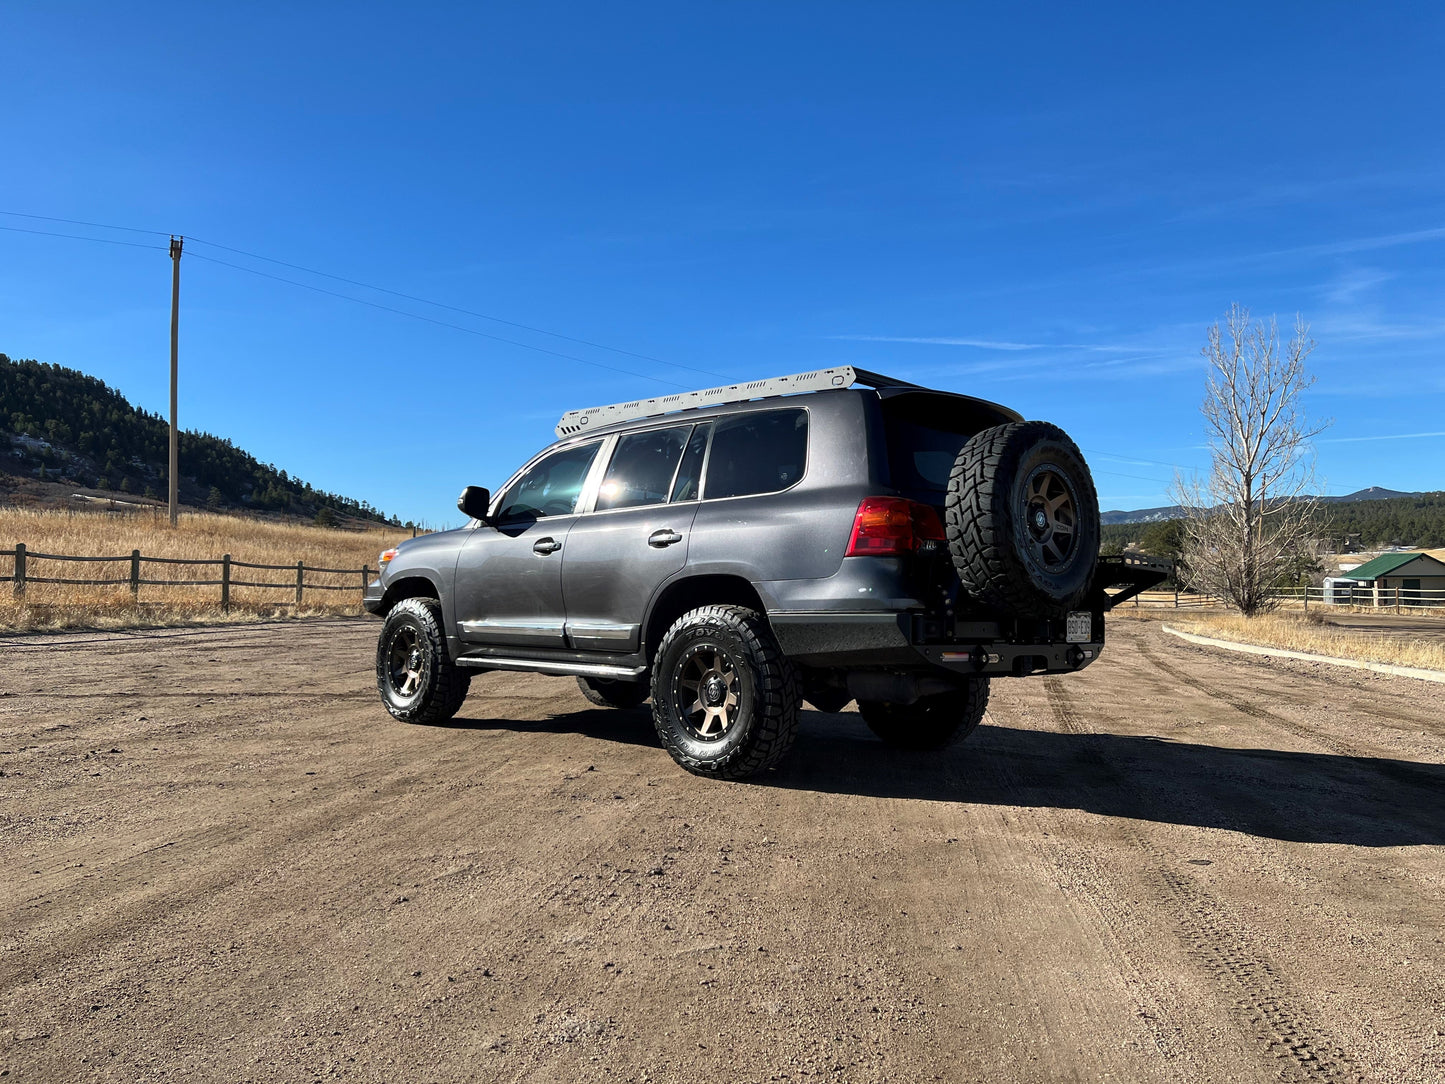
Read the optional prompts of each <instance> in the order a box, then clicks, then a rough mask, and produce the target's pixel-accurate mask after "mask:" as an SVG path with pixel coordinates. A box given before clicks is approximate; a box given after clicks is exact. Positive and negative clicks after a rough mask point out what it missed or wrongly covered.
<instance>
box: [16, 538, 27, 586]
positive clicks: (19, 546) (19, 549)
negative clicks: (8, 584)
mask: <svg viewBox="0 0 1445 1084" xmlns="http://www.w3.org/2000/svg"><path fill="white" fill-rule="evenodd" d="M23 594H25V543H24V542H17V543H15V597H16V598H19V597H20V596H21V595H23Z"/></svg>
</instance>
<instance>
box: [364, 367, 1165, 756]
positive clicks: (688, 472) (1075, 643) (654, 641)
mask: <svg viewBox="0 0 1445 1084" xmlns="http://www.w3.org/2000/svg"><path fill="white" fill-rule="evenodd" d="M862 385H868V386H867V387H864V386H862ZM557 432H558V435H559V436H560V437H561V439H560V440H558V441H557V442H556V443H554V444H552V445H551V446H550V447H548V448H546V449H544V450H543V451H541V452H540V453H538V454H537V455H536V456H535V457H534V458H533V459H532V460H531V461H530V462H528V463H527V464H526V465H525V466H523V467H522V469H521V470H519V471H518V472H517V473H516V474H515V475H513V476H512V478H510V479H509V480H508V481H507V483H506V484H505V485H503V486H502V488H501V490H500V492H499V495H497V496H495V497H493V496H491V495H490V494H489V493H488V491H487V490H485V489H482V488H479V487H475V486H469V487H468V488H467V489H466V490H465V491H464V492H463V493H462V496H461V498H460V499H459V500H458V502H457V503H458V506H459V507H460V508H461V510H462V511H463V512H465V513H466V514H467V515H468V516H469V517H470V522H469V523H468V524H467V525H466V526H465V527H463V528H460V529H458V530H452V531H444V532H441V533H437V534H429V535H423V536H421V537H418V538H414V539H411V540H409V541H406V542H404V543H402V544H401V545H399V546H397V547H396V548H395V549H394V550H388V551H386V552H385V553H383V554H382V555H381V569H382V570H381V575H380V577H379V578H378V579H377V580H376V581H375V582H374V583H372V584H371V585H370V587H369V589H368V591H367V593H366V598H365V604H366V608H367V609H368V610H369V611H370V612H371V613H373V614H377V615H378V616H381V617H383V618H384V621H385V623H384V624H383V626H382V630H381V636H380V640H379V642H378V646H377V655H376V675H377V686H378V688H379V690H380V692H381V698H382V702H383V704H385V706H386V709H387V710H388V711H389V712H390V713H391V714H392V715H393V716H395V717H396V718H398V719H402V720H406V721H410V722H418V723H436V722H441V721H443V720H446V719H448V718H450V717H451V716H452V715H454V714H455V713H456V712H457V710H458V709H459V708H460V707H461V704H462V701H463V698H464V697H465V696H466V694H467V687H468V684H469V682H470V679H471V675H472V674H473V673H476V672H477V671H483V670H523V671H532V672H536V673H543V674H563V675H571V676H575V677H576V678H577V682H578V684H579V686H580V687H581V690H582V692H583V694H584V695H585V696H586V697H587V699H588V700H590V701H591V702H592V703H594V704H597V705H599V706H608V707H615V708H636V707H638V706H640V705H641V704H642V703H643V702H644V701H646V700H648V699H649V698H650V699H651V701H652V717H653V721H654V723H655V725H656V727H657V733H658V736H659V738H660V739H661V741H662V744H663V745H664V746H665V747H666V748H667V750H668V752H669V753H671V754H672V756H673V758H674V759H675V760H676V761H677V762H678V763H679V764H680V765H682V766H683V767H684V768H686V769H687V770H688V771H691V772H695V773H697V774H699V775H709V776H716V777H720V778H726V779H737V778H742V777H744V776H747V775H750V774H752V773H754V772H757V771H760V770H762V769H765V768H769V767H772V766H773V765H775V764H777V763H778V761H779V760H780V759H781V758H782V756H783V755H784V754H785V753H786V752H787V750H788V748H789V747H790V746H791V745H792V743H793V738H794V735H795V733H796V730H797V726H798V716H799V712H800V710H801V704H802V701H804V700H807V701H808V702H809V703H811V704H812V705H814V706H815V707H816V708H818V709H819V710H821V711H825V712H836V711H839V710H841V709H842V708H843V707H844V706H845V705H846V704H847V703H848V702H849V701H851V700H856V701H857V702H858V708H859V711H860V713H861V714H862V716H863V719H864V721H865V722H866V723H867V724H868V726H869V727H870V728H871V729H872V730H873V732H874V733H875V734H877V735H878V737H880V738H881V739H883V740H884V741H886V742H889V743H891V744H894V745H898V746H902V747H905V748H910V749H937V748H940V747H942V746H944V745H946V744H948V743H949V742H951V741H954V740H957V739H959V738H962V737H964V736H966V735H967V734H969V733H970V732H971V731H972V730H974V728H976V727H977V726H978V724H979V722H980V720H981V719H982V718H983V714H984V709H985V707H986V706H987V703H988V688H989V680H990V678H992V677H1003V676H1012V677H1023V676H1028V675H1033V674H1049V673H1069V672H1072V671H1075V670H1079V669H1082V668H1083V667H1085V666H1087V665H1089V664H1090V663H1091V662H1093V661H1094V660H1095V659H1096V658H1098V656H1099V652H1100V651H1101V650H1102V648H1103V646H1104V611H1105V610H1107V609H1108V608H1109V607H1110V606H1111V605H1115V604H1117V603H1118V602H1119V601H1121V600H1122V599H1124V598H1127V597H1131V596H1132V595H1133V594H1134V593H1136V592H1137V591H1139V590H1142V589H1143V588H1144V587H1146V586H1149V585H1152V584H1153V583H1155V582H1157V581H1158V580H1159V579H1161V578H1162V576H1163V574H1162V573H1160V572H1157V571H1155V570H1152V569H1150V568H1147V567H1143V566H1141V565H1139V564H1138V563H1136V562H1132V561H1130V560H1128V559H1124V558H1113V559H1110V558H1104V559H1102V560H1101V559H1100V558H1099V556H1098V549H1099V510H1098V502H1097V498H1096V496H1095V493H1094V485H1093V481H1092V479H1091V478H1090V475H1089V470H1088V467H1087V466H1086V465H1085V463H1084V460H1083V457H1082V456H1081V455H1080V454H1079V450H1078V448H1077V447H1075V445H1074V443H1073V441H1071V440H1070V439H1069V438H1068V437H1067V436H1066V435H1065V434H1064V433H1063V431H1062V430H1060V429H1058V428H1057V427H1055V426H1053V425H1050V424H1048V423H1045V422H1026V421H1024V420H1023V419H1022V418H1021V417H1020V416H1019V415H1018V414H1016V413H1014V412H1013V411H1011V410H1009V409H1008V408H1006V407H1002V406H999V405H998V404H996V403H990V402H986V401H984V400H982V399H976V398H972V397H970V396H966V395H957V394H953V393H950V392H943V391H935V390H932V389H928V388H923V387H919V386H917V385H914V384H908V383H905V382H903V381H899V380H893V379H890V378H887V377H883V376H879V375H877V374H873V373H867V372H864V371H862V370H855V369H852V368H848V367H843V368H839V369H827V370H821V371H818V372H813V373H802V374H798V375H796V376H790V377H779V378H775V379H773V380H765V381H757V382H755V383H753V384H745V385H734V386H732V387H727V388H713V389H709V390H707V391H701V392H691V393H688V394H686V395H676V396H667V397H664V398H660V399H655V400H643V401H639V402H633V403H622V404H617V405H615V406H608V407H598V408H592V409H590V410H583V411H572V412H569V413H568V414H566V415H564V416H563V419H562V421H561V423H559V425H558V426H557ZM1109 587H1122V588H1123V589H1122V590H1117V591H1114V592H1112V593H1111V592H1110V591H1108V590H1106V588H1109Z"/></svg>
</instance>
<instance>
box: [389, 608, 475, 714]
mask: <svg viewBox="0 0 1445 1084" xmlns="http://www.w3.org/2000/svg"><path fill="white" fill-rule="evenodd" d="M408 641H409V643H408ZM403 647H405V648H406V650H405V651H404V653H405V654H406V655H407V657H408V659H411V658H414V659H415V665H412V664H411V663H410V662H408V664H407V672H406V674H405V675H404V676H403V675H400V674H399V673H398V663H399V661H400V660H399V659H398V652H399V651H402V649H403ZM413 649H414V651H415V655H414V656H413V655H412V650H413ZM413 675H414V676H413ZM413 682H414V688H412V689H410V691H408V690H407V687H408V685H411V684H412V683H413ZM471 683H472V676H471V675H470V674H468V673H467V672H466V671H465V670H462V669H460V668H459V667H457V666H456V665H454V664H453V663H452V660H451V657H450V656H449V655H448V654H447V638H446V636H445V634H444V633H443V632H442V621H441V603H439V602H437V600H436V599H431V598H408V599H402V600H401V601H400V602H398V603H397V604H396V605H395V606H393V607H392V608H391V611H390V612H389V613H388V614H387V615H386V623H385V624H384V625H382V627H381V635H380V636H379V637H378V638H377V641H376V687H377V690H378V691H379V692H380V693H381V702H382V704H383V705H384V706H385V707H386V710H387V711H389V712H390V713H391V714H392V715H393V716H394V717H395V718H397V719H400V720H402V722H406V723H423V724H430V723H443V722H446V721H447V720H448V719H450V718H451V717H452V716H453V715H455V714H456V713H457V709H459V708H460V707H461V706H462V701H463V700H464V699H466V695H467V689H468V688H469V687H470V685H471Z"/></svg>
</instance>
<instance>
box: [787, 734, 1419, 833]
mask: <svg viewBox="0 0 1445 1084" xmlns="http://www.w3.org/2000/svg"><path fill="white" fill-rule="evenodd" d="M804 716H805V724H804V729H803V732H802V733H801V734H800V735H799V739H798V745H799V748H797V749H795V751H794V755H793V756H792V757H790V758H789V759H788V761H787V762H785V763H784V764H783V765H782V767H781V768H779V769H778V770H777V771H776V772H773V773H769V774H768V775H767V776H764V777H761V778H760V779H759V780H758V781H759V782H761V783H763V784H765V785H768V786H775V787H786V788H789V789H797V790H814V791H821V792H829V793H839V794H854V795H865V796H870V797H877V798H912V799H921V800H926V801H941V802H970V803H982V804H990V805H1015V806H1034V807H1050V808H1055V809H1078V810H1082V811H1084V812H1088V813H1097V814H1099V815H1101V816H1109V817H1130V818H1134V819H1138V820H1147V821H1156V822H1160V823H1167V824H1181V825H1193V826H1196V827H1202V828H1223V829H1227V830H1229V831H1235V832H1247V833H1249V834H1251V835H1256V836H1264V837H1268V838H1271V839H1281V840H1290V841H1294V842H1300V843H1346V844H1353V845H1355V846H1362V847H1394V846H1410V845H1421V844H1440V843H1445V765H1442V764H1432V763H1417V762H1413V761H1404V760H1390V759H1384V758H1378V757H1355V756H1342V755H1338V754H1333V753H1308V752H1289V751H1283V750H1276V749H1233V748H1227V747H1223V746H1214V745H1198V744H1192V743H1186V742H1175V741H1169V740H1167V739H1164V738H1156V737H1144V736H1129V735H1119V734H1076V733H1061V732H1058V731H1053V730H1024V729H1016V728H1013V727H1000V726H982V727H980V728H979V729H978V731H977V732H975V733H974V734H973V735H971V736H970V737H969V739H968V740H967V741H965V742H963V743H961V744H959V745H957V746H955V747H953V748H951V749H949V750H947V751H945V752H943V753H935V754H918V753H906V752H902V751H900V750H896V749H891V748H889V747H888V746H885V745H883V744H882V743H880V742H878V741H877V740H876V739H875V738H873V736H872V734H871V733H869V731H868V730H867V728H866V727H865V726H864V725H863V723H862V721H861V720H860V719H859V718H858V716H856V715H825V714H823V713H822V712H815V711H809V712H805V713H804Z"/></svg>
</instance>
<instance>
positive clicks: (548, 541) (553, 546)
mask: <svg viewBox="0 0 1445 1084" xmlns="http://www.w3.org/2000/svg"><path fill="white" fill-rule="evenodd" d="M561 548H562V543H560V542H558V541H557V540H556V539H555V538H539V539H537V541H536V542H533V543H532V552H533V553H540V554H541V555H542V556H544V557H545V556H546V555H547V554H549V553H556V552H557V551H558V550H560V549H561Z"/></svg>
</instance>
